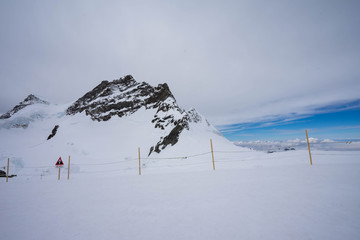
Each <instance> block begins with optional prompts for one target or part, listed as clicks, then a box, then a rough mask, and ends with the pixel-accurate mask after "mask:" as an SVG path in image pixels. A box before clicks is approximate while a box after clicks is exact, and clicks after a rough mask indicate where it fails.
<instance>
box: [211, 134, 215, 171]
mask: <svg viewBox="0 0 360 240" xmlns="http://www.w3.org/2000/svg"><path fill="white" fill-rule="evenodd" d="M210 145H211V155H212V163H213V169H214V171H215V161H214V150H213V145H212V139H211V138H210Z"/></svg>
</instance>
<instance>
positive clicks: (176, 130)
mask: <svg viewBox="0 0 360 240" xmlns="http://www.w3.org/2000/svg"><path fill="white" fill-rule="evenodd" d="M32 104H47V105H49V103H48V102H47V101H44V100H41V99H40V98H38V97H36V96H34V95H32V94H31V95H29V96H28V97H27V98H26V99H25V100H24V101H22V102H21V103H19V104H18V105H16V106H15V107H14V108H13V109H12V110H11V111H9V112H7V113H6V114H4V115H2V116H1V119H7V118H10V119H9V120H10V122H8V123H6V124H3V126H10V127H11V128H12V127H19V126H20V127H22V128H27V127H28V125H29V124H30V123H31V122H33V121H35V120H36V119H41V117H36V116H37V115H38V114H39V112H36V113H35V114H34V113H32V114H33V115H36V116H35V117H34V116H30V117H28V118H29V119H26V121H25V120H24V118H23V117H21V116H20V117H19V116H18V117H16V118H15V120H12V118H11V116H12V115H14V114H15V113H16V112H18V111H20V110H22V109H24V108H25V107H27V106H30V105H32ZM140 109H145V111H147V110H149V111H151V114H154V115H153V117H152V118H151V119H150V120H149V123H150V124H151V125H152V126H153V127H154V128H155V129H157V130H158V132H160V135H161V136H160V138H159V139H158V141H157V142H154V143H153V144H151V145H152V146H151V147H150V149H148V155H150V154H152V153H153V152H156V153H160V152H161V151H162V150H164V149H165V148H166V147H168V146H169V145H170V146H173V145H175V144H176V143H177V142H178V141H179V136H180V134H181V133H182V132H183V131H185V130H189V129H190V126H191V124H196V123H201V122H202V121H203V118H202V117H201V115H200V114H199V113H198V112H197V111H196V110H195V109H191V110H189V111H185V110H183V109H181V108H180V107H179V106H178V104H177V103H176V100H175V97H174V96H173V94H172V93H171V91H170V89H169V86H168V85H167V84H166V83H164V84H159V85H158V86H156V87H153V86H151V85H149V84H148V83H146V82H137V81H136V80H135V79H134V78H133V77H132V76H131V75H127V76H125V77H123V78H120V79H117V80H113V81H102V82H101V83H100V84H99V85H98V86H96V87H95V88H94V89H92V90H91V91H89V92H87V93H86V94H85V95H84V96H82V97H81V98H79V99H78V100H76V101H75V102H74V103H73V104H71V105H70V106H68V105H67V108H66V110H64V113H63V114H66V115H67V116H69V117H71V116H74V115H76V114H85V115H86V116H88V117H90V118H91V119H92V120H93V121H98V122H102V121H104V122H106V121H108V120H110V119H111V118H113V117H119V118H123V117H128V116H130V115H132V114H134V113H135V112H137V111H139V110H140ZM152 112H153V113H152ZM59 115H60V116H61V115H62V114H59ZM45 116H47V115H45ZM18 120H19V121H18ZM14 123H15V124H14ZM204 124H207V126H209V127H210V124H209V123H208V122H207V121H206V122H204ZM0 125H1V124H0ZM59 125H61V124H59ZM59 125H58V123H56V126H55V128H54V129H52V132H51V133H50V132H49V133H50V135H48V136H44V137H47V140H49V141H52V139H53V138H54V137H55V138H56V136H55V134H56V131H57V130H58V128H59ZM61 129H63V128H60V131H61Z"/></svg>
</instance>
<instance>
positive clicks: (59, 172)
mask: <svg viewBox="0 0 360 240" xmlns="http://www.w3.org/2000/svg"><path fill="white" fill-rule="evenodd" d="M58 180H60V167H59V175H58Z"/></svg>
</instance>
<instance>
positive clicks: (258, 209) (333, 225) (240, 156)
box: [0, 150, 360, 240]
mask: <svg viewBox="0 0 360 240" xmlns="http://www.w3.org/2000/svg"><path fill="white" fill-rule="evenodd" d="M359 154H360V152H345V153H344V152H341V153H339V152H331V154H329V152H318V153H316V154H315V153H314V156H313V161H314V164H313V166H310V164H309V159H308V152H306V151H301V150H299V151H291V152H282V153H274V154H265V153H259V152H255V153H254V152H245V153H226V154H225V153H223V154H222V153H220V152H217V153H215V163H216V171H213V170H212V164H211V156H210V155H205V156H201V157H198V158H193V159H178V160H175V161H174V160H171V159H167V160H162V161H157V164H154V165H152V166H151V167H149V168H145V169H143V172H142V175H141V176H139V175H138V173H137V168H136V167H134V168H132V169H129V170H118V171H115V172H93V173H73V174H71V175H70V180H69V181H68V180H66V171H63V172H62V176H61V180H60V181H57V175H56V173H54V174H50V175H46V176H44V177H42V178H40V177H33V178H30V180H29V179H27V178H25V177H19V178H12V179H9V182H8V183H5V179H4V178H2V179H0V185H1V194H2V198H1V199H2V200H1V204H0V212H1V220H0V221H1V222H0V231H1V235H2V236H1V238H2V239H54V240H56V239H277V240H278V239H330V240H331V239H354V240H355V239H359V237H360V228H359V226H360V217H359V216H360V204H359V203H360V190H359V182H360V162H359ZM74 161H76V160H75V159H74ZM133 163H134V164H135V165H136V163H137V161H136V160H134V161H133ZM190 163H192V164H193V165H191V164H190ZM196 163H197V164H196ZM93 167H94V166H93Z"/></svg>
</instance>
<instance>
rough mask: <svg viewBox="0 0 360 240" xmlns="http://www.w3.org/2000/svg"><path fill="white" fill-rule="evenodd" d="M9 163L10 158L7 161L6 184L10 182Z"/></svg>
mask: <svg viewBox="0 0 360 240" xmlns="http://www.w3.org/2000/svg"><path fill="white" fill-rule="evenodd" d="M9 162H10V158H8V161H7V168H6V182H8V181H9Z"/></svg>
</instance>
